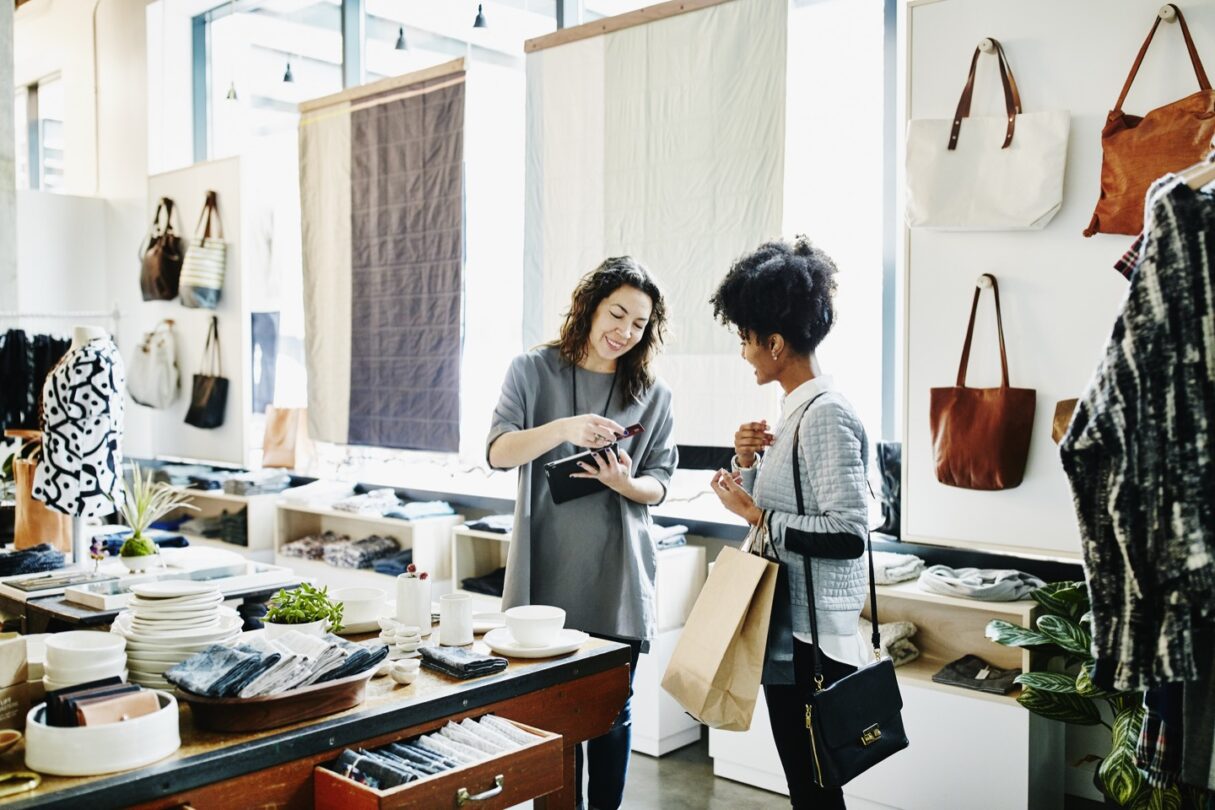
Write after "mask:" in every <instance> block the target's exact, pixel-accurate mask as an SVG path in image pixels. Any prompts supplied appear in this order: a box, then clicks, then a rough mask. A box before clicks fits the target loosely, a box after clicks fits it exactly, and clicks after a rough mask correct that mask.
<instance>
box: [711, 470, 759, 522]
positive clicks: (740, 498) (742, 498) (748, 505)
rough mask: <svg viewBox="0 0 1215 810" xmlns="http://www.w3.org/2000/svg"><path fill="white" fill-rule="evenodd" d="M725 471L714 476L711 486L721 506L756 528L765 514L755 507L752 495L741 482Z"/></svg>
mask: <svg viewBox="0 0 1215 810" xmlns="http://www.w3.org/2000/svg"><path fill="white" fill-rule="evenodd" d="M741 477H742V476H738V477H735V476H733V475H731V474H730V473H729V472H727V471H725V470H718V471H717V472H716V473H715V474H714V475H713V481H712V482H711V486H712V487H713V492H714V493H715V494H716V495H717V498H718V500H720V501H721V505H722V506H724V507H726V508H727V509H729V510H730V511H731V512H733V513H734V514H736V515H738V516H739V517H740V518H742V519H743V520H745V521H747V523H750V524H751V525H752V526H754V525H755V524H756V523H758V522H759V521H760V519H761V518H762V517H763V512H762V511H761V510H760V508H759V507H758V506H756V505H755V499H754V498H752V497H751V493H749V492H747V491H746V490H745V489H743V488H742V485H741V483H740V482H739V480H740V479H741Z"/></svg>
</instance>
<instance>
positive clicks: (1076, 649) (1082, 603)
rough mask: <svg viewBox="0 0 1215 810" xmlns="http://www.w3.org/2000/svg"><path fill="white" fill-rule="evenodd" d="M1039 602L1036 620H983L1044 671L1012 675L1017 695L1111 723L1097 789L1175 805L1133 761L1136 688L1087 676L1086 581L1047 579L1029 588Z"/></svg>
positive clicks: (1047, 712) (1123, 799) (1139, 702)
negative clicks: (1026, 623)
mask: <svg viewBox="0 0 1215 810" xmlns="http://www.w3.org/2000/svg"><path fill="white" fill-rule="evenodd" d="M1032 597H1033V599H1034V601H1035V602H1037V603H1038V605H1039V606H1040V608H1041V609H1040V610H1039V614H1038V618H1037V620H1036V621H1035V623H1034V625H1035V626H1034V628H1026V627H1020V626H1018V625H1015V624H1012V623H1011V622H1006V621H1003V620H1000V619H996V620H994V621H992V622H989V623H988V625H987V637H988V638H989V639H991V640H992V641H994V642H996V643H997V644H1004V645H1006V646H1009V647H1026V648H1029V649H1030V650H1032V651H1033V652H1034V654H1035V656H1036V657H1037V659H1038V660H1039V661H1040V662H1041V666H1042V668H1043V670H1044V671H1041V672H1026V673H1023V674H1021V675H1019V676H1017V683H1019V684H1021V685H1022V687H1024V688H1023V690H1022V692H1021V696H1020V697H1018V698H1017V702H1018V703H1020V704H1021V705H1022V706H1024V707H1025V708H1027V709H1029V710H1030V711H1031V712H1033V713H1034V714H1037V715H1040V716H1042V717H1046V718H1049V719H1051V720H1060V721H1062V722H1064V723H1071V724H1073V725H1079V726H1096V725H1102V726H1105V727H1106V728H1108V729H1109V730H1110V750H1109V752H1108V753H1107V754H1106V755H1105V756H1104V757H1096V759H1099V760H1100V762H1101V764H1100V765H1099V766H1098V768H1097V777H1096V784H1097V787H1098V789H1100V790H1101V792H1102V793H1104V794H1105V796H1106V797H1108V798H1109V799H1110V800H1111V801H1112V802H1114V803H1115V804H1116V805H1118V806H1119V807H1129V808H1131V810H1173V808H1177V809H1178V810H1179V808H1180V807H1181V800H1182V795H1181V792H1180V791H1179V790H1178V789H1177V788H1176V787H1172V788H1168V789H1164V788H1156V787H1152V786H1151V785H1149V784H1148V783H1147V780H1146V779H1145V778H1144V776H1143V772H1142V771H1140V770H1139V768H1138V767H1137V766H1136V765H1135V746H1136V744H1137V743H1138V741H1139V729H1140V727H1141V726H1142V724H1143V693H1142V692H1111V691H1106V690H1104V689H1102V688H1100V687H1099V686H1097V685H1096V684H1095V683H1093V665H1094V663H1095V661H1094V659H1093V656H1092V653H1091V652H1090V650H1091V649H1092V641H1093V637H1092V632H1091V628H1092V623H1093V614H1092V611H1091V609H1090V607H1091V605H1090V602H1089V596H1088V588H1087V586H1086V585H1085V583H1083V582H1052V583H1051V584H1049V585H1046V586H1045V587H1042V588H1039V589H1038V590H1036V591H1034V592H1033V594H1032Z"/></svg>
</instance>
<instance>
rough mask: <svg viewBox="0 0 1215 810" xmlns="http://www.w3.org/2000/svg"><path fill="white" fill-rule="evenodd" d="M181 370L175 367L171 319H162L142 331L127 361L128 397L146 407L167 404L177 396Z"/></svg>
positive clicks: (175, 351)
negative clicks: (136, 345)
mask: <svg viewBox="0 0 1215 810" xmlns="http://www.w3.org/2000/svg"><path fill="white" fill-rule="evenodd" d="M180 389H181V372H179V371H178V369H177V341H176V340H174V338H173V322H172V321H170V320H163V321H161V322H160V323H158V324H156V326H154V327H153V328H152V331H151V332H145V333H144V336H143V340H142V341H140V343H139V347H138V348H137V349H136V350H135V352H134V354H133V355H131V358H130V361H129V362H128V363H127V390H128V391H130V392H131V399H133V400H135V401H136V402H138V403H139V404H140V405H144V406H146V407H148V408H167V407H169V406H170V405H172V404H173V403H174V402H175V401H176V400H177V393H178V391H179V390H180Z"/></svg>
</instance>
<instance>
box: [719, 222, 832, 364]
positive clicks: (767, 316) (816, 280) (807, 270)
mask: <svg viewBox="0 0 1215 810" xmlns="http://www.w3.org/2000/svg"><path fill="white" fill-rule="evenodd" d="M836 272H838V271H837V270H836V267H835V262H833V261H832V260H831V257H830V256H828V255H827V254H826V253H824V252H823V251H822V250H821V249H819V248H817V247H815V246H814V245H812V244H811V243H810V240H809V239H807V238H806V237H805V236H800V235H799V236H797V237H796V238H795V239H794V240H793V241H792V242H787V241H785V240H783V239H780V240H774V241H771V242H765V243H764V244H762V245H760V246H759V248H757V249H756V250H755V251H753V252H751V253H748V254H747V255H745V256H742V257H740V258H739V259H736V260H735V261H734V264H732V265H731V266H730V271H729V272H728V273H726V277H725V278H724V279H722V282H721V284H720V285H718V287H717V292H715V293H713V297H712V298H710V299H709V301H710V303H712V304H713V315H714V316H715V317H716V318H717V319H718V320H719V321H721V322H722V323H723V324H726V325H727V326H729V325H731V324H733V325H734V326H735V327H736V328H737V329H738V334H739V336H740V337H742V338H743V339H744V340H746V339H748V338H749V337H751V336H754V337H755V338H756V339H758V340H765V339H767V338H768V337H769V336H770V335H776V334H779V335H781V336H782V337H783V338H784V339H785V342H786V343H788V344H789V346H790V347H791V348H792V349H793V351H795V352H797V353H798V354H810V353H811V352H813V351H814V350H815V349H817V348H818V345H819V344H820V343H822V342H823V338H825V337H826V336H827V333H828V332H830V331H831V327H832V326H834V325H835V305H834V299H835V288H836V284H835V274H836Z"/></svg>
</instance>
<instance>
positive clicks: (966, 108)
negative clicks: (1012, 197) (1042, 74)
mask: <svg viewBox="0 0 1215 810" xmlns="http://www.w3.org/2000/svg"><path fill="white" fill-rule="evenodd" d="M988 39H989V40H990V41H991V44H992V46H993V47H994V48H995V51H996V57H997V62H998V64H999V67H1000V83H1001V84H1002V85H1003V86H1004V110H1005V112H1006V113H1007V114H1008V127H1007V128H1006V129H1005V132H1004V145H1003V146H1002V147H1000V148H1001V149H1007V148H1008V147H1009V146H1010V145H1011V144H1012V140H1013V130H1015V129H1016V126H1017V115H1019V114H1020V113H1021V92H1020V91H1019V90H1018V89H1017V80H1016V78H1015V77H1014V76H1013V72H1012V67H1010V66H1009V64H1008V59H1007V57H1005V56H1004V46H1003V45H1001V44H1000V42H999V40H996V39H992V38H991V37H988ZM981 52H982V49H981V46H980V47H976V48H975V55H974V56H972V57H971V58H970V74H969V75H968V76H967V77H966V86H965V87H964V88H962V97H961V98H959V99H958V109H957V112H955V113H954V115H953V128H952V129H951V130H950V131H949V150H950V151H953V150H954V149H955V148H957V145H958V136H959V135H960V134H961V132H962V119H963V118H966V117H968V116H969V115H970V100H971V98H973V97H974V93H975V70H976V68H978V66H979V54H980V53H981Z"/></svg>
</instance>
